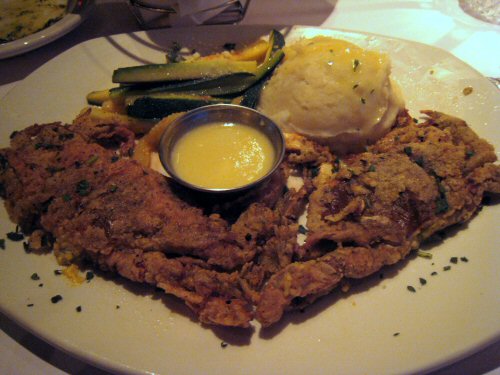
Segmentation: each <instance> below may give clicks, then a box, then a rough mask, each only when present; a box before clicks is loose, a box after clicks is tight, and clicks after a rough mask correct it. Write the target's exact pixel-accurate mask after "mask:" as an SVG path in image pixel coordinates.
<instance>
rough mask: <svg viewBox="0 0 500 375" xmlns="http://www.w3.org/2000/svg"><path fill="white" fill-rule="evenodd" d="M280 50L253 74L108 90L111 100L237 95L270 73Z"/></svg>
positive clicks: (276, 61) (280, 56)
mask: <svg viewBox="0 0 500 375" xmlns="http://www.w3.org/2000/svg"><path fill="white" fill-rule="evenodd" d="M283 56H284V53H283V51H282V50H278V51H276V52H275V53H274V54H273V55H272V57H271V58H270V59H269V60H267V61H266V62H264V63H262V64H261V65H259V67H258V68H257V70H256V72H255V74H248V73H234V74H229V75H226V76H222V77H218V78H209V79H198V80H192V81H185V82H176V83H172V84H166V85H161V86H156V87H148V88H140V87H138V86H136V85H134V86H122V87H117V88H113V89H111V90H110V95H111V98H119V97H127V96H138V95H151V94H154V93H162V92H163V93H169V92H170V93H174V92H182V93H189V94H196V95H202V96H206V95H210V96H223V95H232V94H238V93H241V92H243V91H245V90H246V89H248V88H249V87H250V86H252V85H254V84H255V83H256V82H258V81H259V80H260V79H262V78H263V77H264V76H265V75H267V74H268V73H270V72H271V71H272V70H273V69H274V67H275V66H276V65H278V63H279V62H280V61H281V59H282V58H283Z"/></svg>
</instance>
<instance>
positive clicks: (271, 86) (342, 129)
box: [259, 36, 404, 153]
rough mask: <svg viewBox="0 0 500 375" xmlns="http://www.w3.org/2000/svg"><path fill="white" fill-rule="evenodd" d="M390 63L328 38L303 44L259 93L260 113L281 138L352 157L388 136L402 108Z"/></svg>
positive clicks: (291, 49)
mask: <svg viewBox="0 0 500 375" xmlns="http://www.w3.org/2000/svg"><path fill="white" fill-rule="evenodd" d="M390 72H391V65H390V60H389V57H388V56H387V55H385V54H381V53H378V52H375V51H369V50H364V49H362V48H360V47H358V46H356V45H354V44H352V43H349V42H346V41H343V40H339V39H332V38H328V37H321V36H319V37H315V38H312V39H302V40H300V41H298V42H296V43H294V44H292V45H290V46H288V47H286V48H285V59H284V61H283V63H282V64H281V65H280V66H279V67H278V69H277V70H276V72H275V73H274V75H273V77H272V78H271V79H270V80H269V82H268V84H267V85H266V87H265V88H264V90H263V91H262V96H261V99H260V102H259V110H261V111H262V112H263V113H265V114H266V115H267V116H269V117H270V118H272V119H273V120H274V121H275V122H276V123H277V124H278V125H279V126H280V127H281V128H282V129H283V131H285V132H294V133H299V134H303V135H306V136H309V137H312V138H315V139H317V140H320V141H323V142H325V143H328V144H329V145H330V146H331V148H332V149H333V150H335V151H337V152H342V153H346V152H355V151H359V150H361V149H363V148H364V146H365V145H366V144H369V143H373V142H375V141H376V140H377V139H379V138H381V137H382V136H383V135H384V134H385V133H386V132H388V131H389V129H390V128H391V126H392V125H393V124H394V121H395V119H396V116H397V114H398V112H399V111H400V110H401V109H403V108H404V101H403V99H402V96H401V93H400V90H399V88H398V87H397V86H396V85H395V84H394V82H392V80H391V78H390Z"/></svg>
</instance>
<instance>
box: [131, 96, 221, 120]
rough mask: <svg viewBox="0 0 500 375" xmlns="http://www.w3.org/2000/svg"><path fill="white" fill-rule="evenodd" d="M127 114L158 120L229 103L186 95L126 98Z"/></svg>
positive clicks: (217, 99)
mask: <svg viewBox="0 0 500 375" xmlns="http://www.w3.org/2000/svg"><path fill="white" fill-rule="evenodd" d="M127 101H129V102H130V103H129V104H128V105H127V114H128V115H129V116H132V117H138V118H143V119H160V118H163V117H166V116H168V115H171V114H172V113H176V112H183V111H189V110H191V109H194V108H198V107H203V106H205V105H209V104H218V103H231V100H230V99H223V98H213V97H210V96H200V95H188V94H167V93H164V94H158V95H150V96H141V97H137V98H127Z"/></svg>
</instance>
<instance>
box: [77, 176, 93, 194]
mask: <svg viewBox="0 0 500 375" xmlns="http://www.w3.org/2000/svg"><path fill="white" fill-rule="evenodd" d="M76 192H77V194H78V195H80V196H81V197H85V196H87V195H89V194H90V184H89V182H88V181H87V180H81V181H79V182H78V184H76Z"/></svg>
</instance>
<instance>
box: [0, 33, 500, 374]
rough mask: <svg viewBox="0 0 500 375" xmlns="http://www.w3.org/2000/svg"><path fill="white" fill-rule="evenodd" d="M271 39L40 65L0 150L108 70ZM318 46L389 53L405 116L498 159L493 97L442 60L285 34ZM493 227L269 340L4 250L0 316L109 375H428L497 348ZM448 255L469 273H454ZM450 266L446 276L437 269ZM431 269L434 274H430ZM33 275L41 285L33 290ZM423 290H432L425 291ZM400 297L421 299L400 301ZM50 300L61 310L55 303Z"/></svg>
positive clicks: (12, 102) (267, 333)
mask: <svg viewBox="0 0 500 375" xmlns="http://www.w3.org/2000/svg"><path fill="white" fill-rule="evenodd" d="M267 31H268V29H267V28H265V27H253V26H249V27H241V26H216V27H198V28H193V29H188V30H186V29H184V30H183V29H170V30H163V31H155V32H147V33H146V32H140V33H137V34H128V35H118V36H112V37H108V38H99V39H95V40H91V41H88V42H85V43H84V44H81V45H78V46H76V47H74V48H73V49H71V50H68V51H67V52H65V53H63V54H61V55H59V56H58V57H57V58H55V59H54V60H52V61H50V62H49V63H47V64H45V65H44V66H42V67H41V68H40V69H39V70H37V71H36V72H34V73H33V74H32V75H30V76H29V77H28V78H26V79H25V80H24V81H23V82H22V83H20V84H19V85H17V86H16V87H15V88H14V89H13V90H12V91H11V92H10V93H9V94H8V96H7V97H5V98H4V99H3V100H2V101H1V102H0V123H1V124H2V128H1V133H2V138H1V144H2V146H6V145H7V143H8V135H9V134H10V133H11V132H12V131H13V130H16V129H22V128H24V127H26V126H28V125H30V124H32V123H35V122H38V123H43V122H49V121H56V120H62V121H71V120H72V119H73V118H74V117H75V115H76V114H77V113H78V112H79V110H80V109H81V108H82V107H83V106H84V105H85V94H86V93H88V92H89V91H92V90H96V89H102V88H106V87H109V86H111V81H110V79H111V73H112V71H113V69H115V68H117V67H120V66H126V65H133V64H139V63H143V62H159V61H162V60H163V52H162V51H163V48H164V47H166V46H169V45H170V44H171V42H173V41H176V42H179V43H181V44H182V45H186V46H189V47H191V48H196V49H198V50H201V51H202V52H207V51H210V50H213V49H215V48H220V47H221V46H222V45H223V44H224V43H226V42H238V43H239V42H244V41H251V40H254V39H255V38H257V37H258V36H260V35H265V34H267ZM317 34H326V35H330V36H335V37H340V38H345V39H348V40H350V41H353V42H355V43H357V44H359V45H361V46H364V47H371V48H375V49H380V50H385V51H387V52H388V53H389V54H390V55H391V56H392V60H393V74H394V77H395V79H396V80H397V81H398V82H399V83H400V85H401V87H402V88H403V91H404V93H405V96H406V99H407V105H408V107H409V108H410V110H411V111H412V114H413V115H414V116H418V112H417V110H418V109H429V108H430V109H436V110H440V111H444V112H448V113H450V114H453V115H456V116H459V117H462V118H464V119H465V120H467V121H468V122H469V123H470V124H471V126H472V127H473V128H474V129H475V130H476V131H477V132H478V133H479V134H480V135H481V136H483V137H485V138H488V139H489V141H490V142H491V143H493V144H494V145H495V146H496V149H497V150H500V129H499V128H498V126H496V125H497V124H496V122H497V121H498V118H499V114H500V107H499V103H500V94H499V92H498V91H497V90H496V88H494V86H493V85H492V84H491V83H490V82H488V81H487V80H486V79H485V78H484V77H482V76H481V75H480V74H479V73H478V72H476V71H475V70H473V69H472V68H471V67H469V66H467V65H466V64H464V63H463V62H461V61H459V60H457V59H456V58H454V57H453V56H452V55H450V54H449V53H447V52H444V51H442V50H438V49H435V48H431V47H428V46H425V45H421V44H417V43H412V42H407V41H402V40H395V39H387V38H383V37H377V36H371V35H366V34H357V33H349V32H341V31H332V30H326V29H318V28H308V27H294V28H292V29H291V30H288V31H287V39H288V41H289V42H290V41H293V40H294V39H296V38H298V37H301V36H313V35H317ZM468 86H470V87H472V88H473V92H472V94H470V95H468V96H465V95H464V94H463V92H462V90H463V88H464V87H468ZM0 215H1V219H0V238H5V235H4V233H6V232H8V231H11V230H13V229H14V224H12V223H11V222H10V221H9V220H8V218H7V216H6V214H5V212H4V211H2V212H1V214H0ZM499 218H500V205H496V206H488V207H485V208H484V209H483V210H482V211H480V212H479V214H478V215H477V216H476V217H475V218H474V219H473V220H472V221H471V222H470V223H469V224H468V225H464V226H461V227H459V228H455V229H453V230H452V231H450V232H449V235H448V236H447V237H446V239H445V240H444V241H443V242H442V243H439V244H435V245H433V246H428V247H427V248H426V250H428V251H430V252H431V253H432V254H433V259H432V260H429V259H424V258H420V257H415V256H412V257H410V259H408V260H407V261H404V262H402V263H401V264H399V265H396V266H395V267H390V268H387V269H384V270H383V275H384V277H383V278H381V276H380V273H378V274H376V275H374V276H373V277H372V278H369V279H368V280H365V281H364V282H363V283H362V284H361V285H359V286H356V287H354V288H353V289H352V290H351V291H350V292H349V293H347V294H341V293H340V292H335V293H333V294H332V295H331V296H328V297H326V298H324V299H322V300H321V301H318V302H317V303H315V304H314V305H312V306H311V307H309V308H308V309H306V311H305V312H304V313H299V312H296V313H290V314H288V315H287V316H286V317H285V318H284V319H283V321H282V322H280V323H278V324H277V325H276V326H274V327H272V328H270V329H267V330H260V328H259V327H258V326H256V327H255V329H254V330H252V331H245V330H238V329H227V328H210V327H205V326H202V325H200V324H199V323H197V322H196V320H195V318H194V317H193V315H192V314H191V313H190V312H189V311H188V309H187V308H185V307H184V305H183V304H182V303H181V302H179V301H178V300H176V299H174V298H172V297H169V296H165V295H163V294H162V293H159V292H155V291H153V290H151V289H148V288H146V287H142V286H140V285H134V284H132V283H129V282H126V281H122V280H116V279H110V278H106V277H96V278H94V279H93V280H92V281H91V282H90V283H84V284H83V285H80V286H71V285H70V284H69V282H68V281H67V280H66V279H65V278H64V277H61V276H55V275H54V273H53V271H54V269H57V268H59V267H58V266H57V264H56V261H55V260H54V258H53V256H52V255H51V254H47V255H43V256H40V255H34V254H25V253H24V251H23V250H22V246H21V244H20V243H13V242H10V241H7V248H6V249H5V250H3V251H2V250H0V308H1V310H2V312H4V313H5V314H7V315H8V316H9V317H11V318H12V319H14V320H16V321H17V322H18V323H19V324H21V325H22V326H24V327H26V328H27V329H28V330H30V331H32V332H33V333H35V334H36V335H38V336H39V337H41V338H43V339H44V340H46V341H48V342H50V343H51V344H53V345H55V346H56V347H59V348H61V349H63V350H66V351H68V352H70V353H72V354H74V355H76V356H78V357H80V358H82V359H84V360H85V361H88V362H90V363H92V364H94V365H97V366H99V367H102V368H105V369H108V370H111V371H115V372H116V371H121V372H125V373H157V374H189V373H204V374H272V373H280V374H308V373H325V374H332V373H339V374H340V373H342V374H346V373H358V374H360V373H395V374H401V373H417V372H418V373H423V372H426V371H430V370H432V369H435V368H438V367H440V366H443V365H445V364H448V363H450V362H452V361H455V360H457V359H459V358H461V357H464V356H467V355H470V354H471V353H473V352H475V351H477V350H479V349H481V348H482V347H484V346H486V345H488V344H490V343H493V342H494V341H495V340H498V339H499V338H500V320H499V319H498V317H499V316H500V304H499V301H500V288H498V286H499V285H500V272H498V270H499V269H500V253H499V252H498V249H499V244H500V242H499V239H500V235H499V232H498V220H499ZM451 257H458V258H460V257H466V258H467V259H468V262H464V261H460V260H459V261H458V263H457V264H450V258H451ZM447 265H451V269H450V270H449V271H443V267H445V266H447ZM434 271H436V272H438V275H436V276H431V273H432V272H434ZM34 272H36V273H37V274H38V275H39V276H40V280H39V281H34V280H31V278H30V276H31V275H32V274H33V273H34ZM101 276H102V275H101ZM419 278H424V279H426V280H427V284H426V285H421V284H420V282H419ZM39 283H43V287H39V286H38V284H39ZM408 285H412V286H414V287H415V288H416V292H415V293H411V292H409V291H408V290H407V286H408ZM56 294H60V295H62V296H63V300H62V301H60V302H59V303H57V304H52V303H51V302H50V298H51V297H52V296H54V295H56ZM28 304H33V306H32V307H28V306H27V305H28ZM78 305H81V306H82V309H83V311H82V312H80V313H77V312H76V311H75V308H76V306H78ZM117 306H119V307H120V308H117ZM221 342H226V343H228V345H227V346H226V347H222V346H221Z"/></svg>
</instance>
